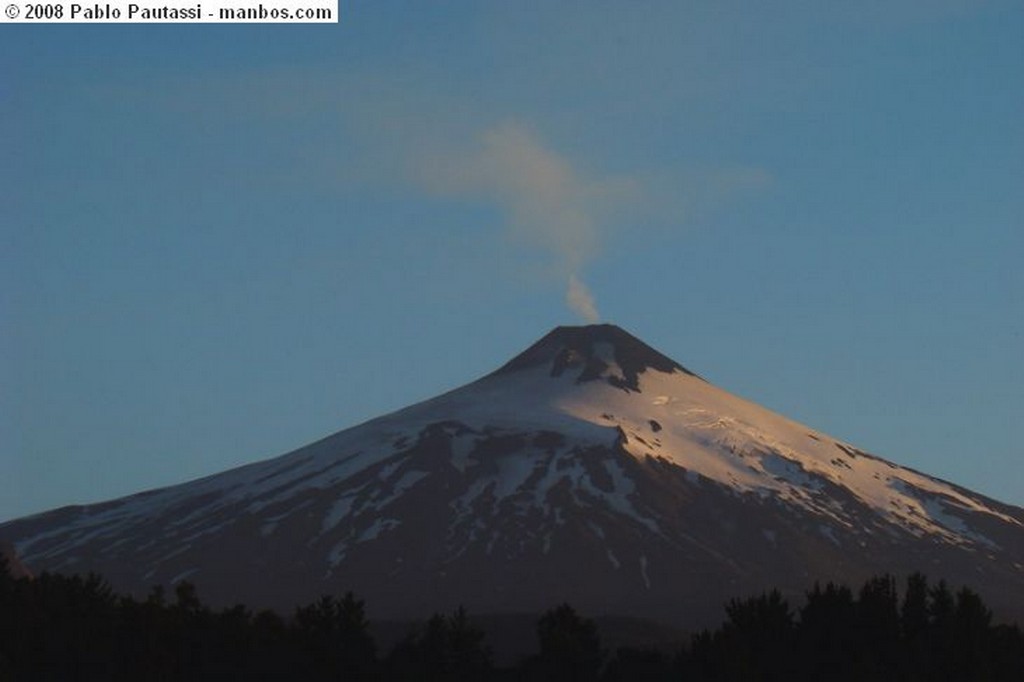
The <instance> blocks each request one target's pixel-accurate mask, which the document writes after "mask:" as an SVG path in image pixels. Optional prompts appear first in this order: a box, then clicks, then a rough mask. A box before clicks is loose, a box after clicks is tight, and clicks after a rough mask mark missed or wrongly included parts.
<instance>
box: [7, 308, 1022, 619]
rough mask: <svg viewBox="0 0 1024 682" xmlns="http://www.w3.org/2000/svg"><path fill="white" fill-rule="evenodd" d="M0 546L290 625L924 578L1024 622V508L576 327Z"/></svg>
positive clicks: (604, 332)
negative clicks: (332, 617) (328, 608)
mask: <svg viewBox="0 0 1024 682" xmlns="http://www.w3.org/2000/svg"><path fill="white" fill-rule="evenodd" d="M0 540H8V541H11V542H12V543H13V544H14V545H15V546H16V547H17V549H18V551H19V555H20V556H21V557H22V558H23V560H24V561H25V563H26V564H27V565H29V566H30V567H32V568H34V569H35V570H62V571H74V570H99V571H101V572H103V573H104V574H106V575H108V576H110V578H111V580H112V581H113V582H114V584H115V585H116V586H117V587H119V588H121V589H127V590H130V591H134V592H140V591H143V590H145V589H147V588H148V586H149V584H151V583H153V582H161V583H168V584H169V583H174V582H177V581H180V580H183V579H188V580H190V581H192V582H195V583H197V584H199V585H200V587H201V588H202V589H203V590H204V591H205V592H206V593H210V596H211V599H212V600H213V601H215V602H216V601H219V600H222V601H224V602H226V603H227V602H231V601H235V600H241V601H246V602H248V603H250V604H253V605H256V606H273V607H277V608H284V609H289V608H291V607H292V606H294V605H295V604H297V603H303V602H306V601H309V600H310V599H311V598H313V597H315V596H316V595H317V594H319V593H320V592H323V591H345V590H348V589H352V590H355V591H356V592H357V593H358V594H360V595H361V596H364V597H365V598H366V599H367V601H368V604H369V606H370V608H371V609H373V608H374V607H375V606H376V608H377V609H378V612H377V615H380V616H382V617H388V618H393V617H399V618H404V617H418V616H422V615H429V613H430V612H431V611H435V610H444V609H448V608H451V607H452V606H453V605H457V604H460V603H461V604H464V605H465V606H467V608H471V609H473V610H476V611H480V612H492V613H493V612H502V611H509V612H515V611H522V610H528V611H529V610H533V611H536V610H538V609H543V608H546V607H548V606H550V605H551V604H553V603H558V602H560V601H565V600H571V601H573V603H575V604H579V605H580V606H582V607H585V608H589V609H591V610H592V611H593V612H595V613H610V614H618V615H626V616H637V617H650V618H654V619H658V620H663V621H666V622H672V623H674V624H677V625H694V624H700V623H701V622H706V620H707V618H708V617H710V616H711V614H712V612H713V613H714V614H717V613H718V609H719V608H720V605H721V600H724V599H726V598H728V597H731V596H735V595H736V594H738V593H743V592H756V591H758V590H759V589H767V588H770V587H782V588H783V589H788V590H789V591H791V592H794V593H799V592H800V590H802V589H804V588H807V587H809V586H810V584H809V583H810V582H812V581H813V580H819V579H820V580H823V581H824V580H829V579H834V580H837V581H843V582H847V583H856V582H859V581H861V580H863V579H865V578H866V577H869V576H870V575H873V574H877V573H880V572H885V571H899V572H904V573H910V572H913V571H915V570H923V571H925V572H927V573H928V574H929V575H936V576H937V577H946V578H948V579H949V580H950V581H951V582H955V583H964V582H968V583H972V582H976V581H978V580H984V581H985V582H986V583H987V585H988V588H989V589H990V590H991V592H992V594H989V595H986V596H987V597H988V598H989V601H990V602H992V603H994V604H996V605H1004V606H1005V607H1006V611H1007V613H1011V614H1019V615H1016V616H1015V617H1018V618H1024V596H1022V595H1024V509H1020V508H1017V507H1014V506H1012V505H1007V504H1005V503H1000V502H997V501H995V500H991V499H989V498H987V497H985V496H983V495H978V494H977V493H973V492H972V491H969V490H967V489H966V488H962V487H959V486H956V485H954V484H950V483H947V482H944V481H941V480H939V479H936V478H934V477H931V476H928V475H926V474H923V473H921V472H916V471H913V470H911V469H907V468H905V467H900V466H899V465H896V464H894V463H892V462H889V461H887V460H885V459H882V458H879V457H876V456H874V455H870V454H869V453H866V452H864V451H862V450H860V449H858V448H856V447H855V446H853V445H850V444H848V443H845V442H843V441H840V440H837V439H834V438H832V437H830V436H828V435H827V434H824V433H821V432H819V431H816V430H814V429H812V428H810V427H808V426H805V425H802V424H799V423H798V422H794V421H792V420H790V419H788V418H786V417H783V416H782V415H778V414H776V413H774V412H771V411H769V410H766V409H765V408H763V407H760V406H758V405H756V404H754V403H752V402H750V401H747V400H744V399H742V398H738V397H736V396H734V395H732V394H730V393H728V392H726V391H724V390H722V389H719V388H717V387H715V386H714V385H712V384H710V383H708V382H707V381H705V380H704V379H702V378H700V377H699V376H697V375H696V374H694V373H692V372H690V371H689V370H687V369H685V368H684V367H683V366H682V365H680V364H679V363H677V362H675V361H674V360H671V359H670V358H669V357H668V356H665V355H663V354H661V353H660V352H658V351H656V350H654V349H653V348H651V347H650V346H648V345H647V344H645V343H643V342H642V341H640V340H639V339H637V338H636V337H634V336H632V335H630V334H629V333H628V332H625V331H624V330H621V329H620V328H618V327H615V326H613V325H597V326H588V327H558V328H556V329H554V330H552V331H551V332H549V333H548V334H547V335H545V336H544V337H542V338H541V339H540V340H539V341H537V342H536V343H535V344H533V345H531V346H530V347H529V348H527V349H526V350H525V351H523V352H522V353H520V354H518V355H517V356H515V357H514V358H513V359H512V360H510V361H509V362H507V363H505V364H504V365H502V366H501V367H499V368H498V369H497V370H496V371H494V372H492V373H490V374H487V375H485V376H483V377H481V378H480V379H477V380H476V381H473V382H471V383H469V384H466V385H464V386H462V387H459V388H456V389H454V390H452V391H448V392H446V393H444V394H442V395H439V396H437V397H435V398H432V399H429V400H425V401H423V402H420V403H417V404H415V405H411V406H409V407H406V408H403V409H401V410H397V411H395V412H392V413H390V414H386V415H383V416H381V417H377V418H375V419H371V420H369V421H367V422H364V423H362V424H359V425H356V426H354V427H351V428H348V429H345V430H343V431H340V432H337V433H335V434H332V435H330V436H328V437H326V438H324V439H321V440H319V441H316V442H314V443H312V444H310V445H307V446H304V447H302V448H299V449H297V450H295V451H293V452H290V453H287V454H285V455H282V456H280V457H276V458H272V459H269V460H264V461H262V462H256V463H253V464H249V465H245V466H243V467H239V468H236V469H232V470H228V471H226V472H221V473H219V474H214V475H211V476H207V477H205V478H202V479H197V480H195V481H190V482H187V483H183V484H179V485H176V486H170V487H168V488H161V489H156V490H152V491H147V492H144V493H140V494H137V495H134V496H129V497H126V498H120V499H117V500H112V501H109V502H106V503H101V504H98V505H89V506H85V507H68V508H62V509H58V510H54V511H51V512H44V513H43V514H39V515H35V516H32V517H27V518H25V519H16V520H14V521H11V522H8V523H5V524H0ZM524 576H529V580H525V579H524ZM967 578H970V580H967ZM993 595H994V596H995V597H997V598H995V599H993V598H992V597H993ZM680 611H682V612H683V613H680Z"/></svg>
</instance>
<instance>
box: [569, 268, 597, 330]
mask: <svg viewBox="0 0 1024 682" xmlns="http://www.w3.org/2000/svg"><path fill="white" fill-rule="evenodd" d="M565 302H566V303H568V304H569V307H570V308H571V309H572V310H574V311H575V312H576V314H577V315H579V316H580V317H582V318H583V319H584V320H586V321H587V322H591V323H593V322H598V321H600V319H601V316H600V315H599V314H598V313H597V306H596V305H594V297H593V296H592V295H591V293H590V290H589V289H588V288H587V285H586V284H584V283H583V282H581V281H580V280H579V278H577V277H576V275H569V288H568V290H566V292H565Z"/></svg>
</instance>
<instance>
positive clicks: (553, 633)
mask: <svg viewBox="0 0 1024 682" xmlns="http://www.w3.org/2000/svg"><path fill="white" fill-rule="evenodd" d="M537 642H538V644H539V645H540V653H539V654H538V655H537V656H536V657H535V658H534V660H533V661H532V662H531V664H530V665H529V666H528V670H529V674H530V679H537V680H560V681H565V682H584V681H589V680H596V679H597V678H598V674H599V672H600V670H601V663H602V660H603V658H604V652H603V651H602V649H601V638H600V636H598V634H597V625H596V624H595V623H594V621H592V620H590V619H588V618H582V617H580V615H579V614H578V613H576V611H575V610H574V609H573V608H572V607H571V606H569V605H568V604H562V605H561V606H558V607H556V608H554V609H551V610H550V611H548V612H547V613H545V614H544V615H543V616H541V618H540V620H539V621H537Z"/></svg>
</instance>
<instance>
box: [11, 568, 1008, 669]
mask: <svg viewBox="0 0 1024 682" xmlns="http://www.w3.org/2000/svg"><path fill="white" fill-rule="evenodd" d="M0 561H2V559H0ZM725 615H726V619H725V621H724V622H723V623H722V625H721V626H719V627H718V628H717V629H715V630H710V631H704V632H701V633H699V634H696V635H693V636H692V637H690V638H689V640H688V641H680V642H678V643H676V644H674V645H672V646H668V647H666V646H664V644H663V643H659V644H661V646H655V644H656V643H654V642H652V643H650V645H647V646H631V647H619V648H617V649H616V650H615V651H609V650H607V649H606V648H605V647H604V646H602V642H601V637H600V633H599V631H598V628H597V626H596V625H595V623H594V621H592V620H589V619H586V618H583V617H581V616H580V615H579V614H577V613H576V612H575V611H574V610H573V609H572V607H570V606H569V605H561V606H558V607H555V608H553V609H551V610H549V611H547V612H546V613H544V614H543V615H541V616H539V618H538V619H537V621H536V642H537V645H536V653H534V654H533V655H530V656H526V657H523V658H522V659H521V660H520V661H518V662H517V663H515V664H512V665H507V666H503V667H497V666H496V665H495V664H494V662H493V657H492V654H491V646H500V645H501V644H502V643H501V642H488V641H487V638H486V637H485V635H484V632H483V630H481V629H480V628H479V627H478V626H477V625H476V624H475V622H474V619H473V618H472V617H470V616H469V615H467V614H466V613H465V612H464V611H463V610H461V609H458V610H456V611H454V612H453V613H451V614H439V615H435V616H434V617H433V618H431V619H430V620H429V621H427V622H426V623H423V624H420V625H419V626H417V627H415V628H410V630H409V632H408V633H407V634H406V635H405V636H404V637H402V638H401V639H400V640H399V641H398V643H397V644H395V645H394V646H393V647H391V648H390V649H389V650H388V651H380V650H379V649H378V647H377V645H376V643H375V641H374V638H373V637H372V636H371V634H370V625H369V623H368V621H367V619H366V617H365V613H364V609H363V603H362V602H361V601H359V600H358V599H356V598H355V597H354V596H352V595H351V594H346V595H345V596H343V597H340V598H339V597H334V596H325V597H323V598H321V599H320V600H319V601H317V602H315V603H313V604H311V605H309V606H305V607H301V608H298V609H296V611H295V613H294V614H292V615H291V616H290V617H288V618H283V617H281V616H279V615H277V614H275V613H273V612H269V611H263V612H259V613H253V612H252V611H250V610H249V609H247V608H246V607H244V606H236V607H234V608H231V609H225V610H222V611H213V610H211V609H210V608H208V607H206V606H205V605H204V604H203V603H202V602H201V601H200V599H199V597H198V596H197V594H196V591H195V589H194V588H193V587H192V586H191V585H189V584H188V583H180V584H178V586H177V588H176V589H175V593H174V595H173V596H168V595H165V594H164V593H163V591H162V590H160V589H154V590H153V592H152V593H151V594H150V595H149V597H148V598H147V599H145V600H142V601H139V600H136V599H133V598H131V597H124V596H120V595H117V594H114V593H113V591H112V590H111V589H110V587H109V585H107V583H106V582H105V581H104V580H103V579H102V578H100V577H99V576H95V575H90V576H87V577H82V576H62V575H53V574H45V573H44V574H42V575H40V576H38V577H36V578H25V577H22V578H15V577H13V576H12V575H11V574H10V573H9V572H8V571H7V566H6V563H3V564H2V565H0V680H5V681H6V680H19V681H30V680H62V681H63V680H133V681H134V680H157V681H158V680H168V681H170V680H303V681H307V682H315V681H319V680H467V681H468V680H559V681H563V680H564V681H573V680H609V681H610V680H730V681H732V680H837V681H838V680H869V679H870V680H900V681H904V680H906V681H913V680H929V681H931V680H957V681H969V680H986V681H998V680H1008V681H1010V680H1012V681H1014V682H1018V681H1019V680H1021V679H1024V635H1022V633H1021V630H1020V628H1019V627H1018V626H1016V625H1012V626H1011V625H993V624H992V616H991V612H990V611H989V610H988V608H987V607H986V606H985V604H984V603H983V602H982V600H981V598H980V597H978V595H977V594H976V593H974V592H973V591H971V590H969V589H967V588H962V589H960V590H959V591H956V592H954V591H951V590H950V589H949V588H948V587H947V586H946V585H945V584H944V583H939V584H937V585H930V584H929V583H928V582H927V580H926V578H925V577H924V576H922V575H920V574H917V575H913V576H910V577H909V578H908V579H907V581H906V585H905V588H904V589H903V591H902V593H901V594H900V593H898V591H897V589H896V582H895V580H894V579H893V578H892V577H890V576H882V577H878V578H873V579H871V580H869V581H868V582H867V583H865V584H864V585H863V586H862V587H861V588H860V589H859V590H858V591H856V592H854V591H853V590H851V589H850V588H848V587H845V586H836V585H831V584H830V585H827V586H825V587H815V589H814V590H812V591H811V592H809V593H808V594H807V598H806V600H805V601H804V603H803V604H801V605H800V606H799V608H797V609H795V610H794V608H793V607H792V606H791V605H790V604H788V603H787V602H786V601H785V600H784V599H783V598H782V597H781V596H780V595H779V593H778V592H772V593H769V594H765V595H762V596H758V597H753V598H746V599H736V600H732V601H730V602H729V604H727V605H726V607H725Z"/></svg>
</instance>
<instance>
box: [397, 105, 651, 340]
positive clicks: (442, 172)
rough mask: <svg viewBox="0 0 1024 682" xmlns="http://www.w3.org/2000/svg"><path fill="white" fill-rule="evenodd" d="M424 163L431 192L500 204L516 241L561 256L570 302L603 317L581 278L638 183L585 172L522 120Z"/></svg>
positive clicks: (585, 314) (588, 315)
mask: <svg viewBox="0 0 1024 682" xmlns="http://www.w3.org/2000/svg"><path fill="white" fill-rule="evenodd" d="M420 161H421V163H420V164H419V165H418V167H417V168H416V169H415V170H416V176H417V179H418V181H419V182H420V183H421V184H422V185H423V186H424V187H426V188H427V189H428V190H430V191H432V192H434V193H437V194H441V195H448V196H464V197H478V198H484V199H486V200H489V201H492V202H494V203H496V204H497V205H498V206H500V207H501V209H502V210H503V212H504V214H505V222H506V229H507V230H508V232H509V234H510V235H511V237H512V238H513V239H515V240H516V241H519V242H521V243H524V244H526V245H529V246H532V247H535V248H539V249H542V250H544V251H546V252H547V253H549V254H550V255H551V256H553V257H554V260H555V266H556V268H557V270H558V272H559V275H560V278H562V277H564V278H566V280H567V281H568V289H567V291H566V297H565V298H566V302H567V303H568V305H569V307H570V308H571V309H572V310H573V311H574V312H576V313H577V314H578V315H580V317H582V318H583V319H585V320H587V321H589V322H595V321H597V320H598V319H599V317H598V314H597V307H596V306H595V304H594V298H593V295H592V294H591V293H590V291H589V290H588V289H587V287H586V285H585V284H584V283H583V282H582V280H581V279H580V277H581V274H582V270H583V268H584V267H585V266H586V265H587V264H588V263H589V262H590V261H592V260H593V259H594V257H595V256H596V255H597V253H598V251H599V250H600V245H601V237H602V226H603V224H604V223H605V222H606V221H607V219H608V217H609V213H610V212H611V211H612V210H613V209H615V208H616V207H617V206H618V205H619V204H621V203H623V202H624V201H625V200H628V199H631V198H632V197H633V196H634V195H635V194H636V189H637V185H636V183H635V182H633V181H631V180H629V179H621V178H612V179H593V178H588V177H585V176H583V175H582V174H581V173H580V172H578V171H577V170H576V169H575V168H573V166H572V165H571V164H570V163H569V162H568V161H567V160H566V159H565V158H564V157H562V156H560V155H558V154H556V153H555V152H553V151H551V150H550V149H548V148H546V147H545V146H544V145H543V144H542V143H541V142H540V140H539V139H538V138H537V136H536V135H534V134H533V133H532V132H531V131H530V130H528V129H526V128H525V127H523V126H521V125H519V124H517V123H515V122H508V123H504V124H501V125H498V126H496V127H493V128H490V129H488V130H485V131H484V132H483V133H482V134H481V135H480V137H479V139H478V141H477V144H476V145H475V146H474V147H473V148H472V149H470V150H468V151H467V152H464V153H461V154H451V153H443V154H438V153H434V154H429V155H427V157H426V158H423V159H421V160H420ZM563 281H565V280H563Z"/></svg>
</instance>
